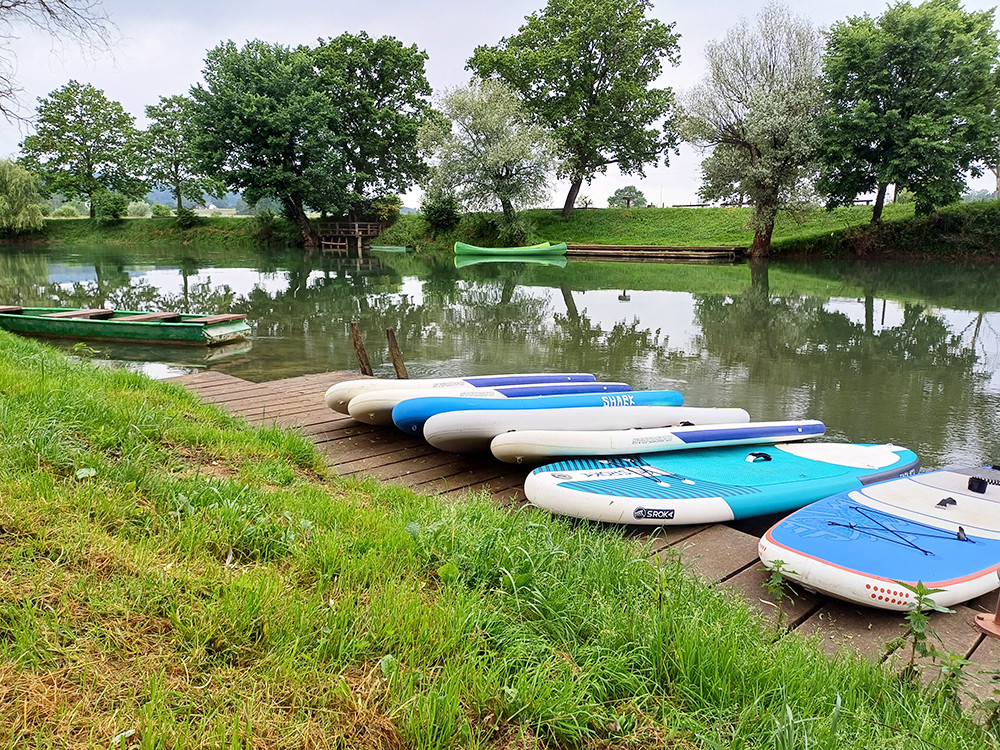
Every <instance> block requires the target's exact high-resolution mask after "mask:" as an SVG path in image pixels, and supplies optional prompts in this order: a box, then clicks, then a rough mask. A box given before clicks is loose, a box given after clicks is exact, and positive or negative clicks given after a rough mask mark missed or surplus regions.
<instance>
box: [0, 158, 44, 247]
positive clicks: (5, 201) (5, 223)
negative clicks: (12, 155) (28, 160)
mask: <svg viewBox="0 0 1000 750" xmlns="http://www.w3.org/2000/svg"><path fill="white" fill-rule="evenodd" d="M38 188H39V181H38V177H37V176H35V175H33V174H31V172H29V171H28V170H27V169H25V168H24V167H22V166H21V165H20V164H17V163H15V162H13V161H10V160H9V159H2V160H0V232H2V233H3V234H21V233H22V232H30V231H32V230H35V229H41V228H42V224H43V223H44V221H43V219H42V206H41V203H42V196H41V193H39V189H38Z"/></svg>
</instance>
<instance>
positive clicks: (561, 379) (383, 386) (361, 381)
mask: <svg viewBox="0 0 1000 750" xmlns="http://www.w3.org/2000/svg"><path fill="white" fill-rule="evenodd" d="M595 380H597V377H596V376H594V375H593V374H591V373H589V372H525V373H512V374H509V375H473V376H470V377H466V378H412V379H396V378H358V379H356V380H345V381H343V382H342V383H335V384H333V385H331V386H330V387H329V388H328V389H327V391H326V395H325V399H326V405H327V406H329V407H330V408H331V409H333V410H334V411H339V412H341V413H342V414H347V413H348V411H347V405H348V404H349V403H350V402H351V399H352V398H354V397H355V396H359V395H361V394H362V393H369V392H371V391H378V390H391V389H396V388H407V389H412V388H420V389H424V388H426V389H429V390H433V389H435V388H470V387H471V388H492V387H496V386H502V385H521V384H525V383H581V382H590V383H593V382H594V381H595Z"/></svg>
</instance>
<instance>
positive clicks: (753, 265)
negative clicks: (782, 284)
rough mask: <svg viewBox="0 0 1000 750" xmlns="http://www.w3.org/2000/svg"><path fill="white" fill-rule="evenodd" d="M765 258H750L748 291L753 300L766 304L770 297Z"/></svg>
mask: <svg viewBox="0 0 1000 750" xmlns="http://www.w3.org/2000/svg"><path fill="white" fill-rule="evenodd" d="M769 282H770V279H769V274H768V272H767V258H761V257H756V258H750V289H751V290H752V292H753V296H754V299H759V300H760V301H762V302H766V301H767V300H768V298H770V296H771V289H770V283H769Z"/></svg>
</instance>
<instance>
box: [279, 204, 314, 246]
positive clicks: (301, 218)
mask: <svg viewBox="0 0 1000 750" xmlns="http://www.w3.org/2000/svg"><path fill="white" fill-rule="evenodd" d="M282 202H283V203H284V204H285V213H287V214H288V217H289V218H290V219H291V220H292V222H293V223H294V224H295V226H297V227H298V228H299V232H300V233H301V234H302V245H303V247H319V233H318V232H317V231H316V229H315V228H314V227H313V225H312V223H310V221H309V217H308V216H306V212H305V209H304V208H303V207H302V202H301V201H295V200H291V199H286V200H284V201H282Z"/></svg>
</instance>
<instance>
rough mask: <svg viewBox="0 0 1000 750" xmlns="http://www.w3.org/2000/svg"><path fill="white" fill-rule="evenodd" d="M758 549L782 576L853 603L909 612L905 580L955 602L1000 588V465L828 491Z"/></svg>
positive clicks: (937, 599)
mask: <svg viewBox="0 0 1000 750" xmlns="http://www.w3.org/2000/svg"><path fill="white" fill-rule="evenodd" d="M758 551H759V554H760V557H761V560H762V561H763V562H764V564H765V565H767V566H768V567H772V568H773V567H775V565H776V563H777V561H779V560H780V561H781V563H782V573H783V575H784V576H785V577H786V578H789V579H790V580H792V581H797V582H798V583H800V584H802V585H803V586H805V587H807V588H810V589H813V590H816V591H821V592H822V593H826V594H829V595H831V596H835V597H838V598H841V599H845V600H847V601H853V602H857V603H861V604H867V605H870V606H875V607H880V608H884V609H900V610H902V609H907V608H909V607H910V606H911V605H912V601H913V599H914V596H913V593H912V592H911V591H910V590H909V589H907V588H906V587H905V586H901V585H899V584H900V582H903V583H906V584H908V585H910V586H915V585H916V583H917V582H918V581H919V582H920V583H922V584H923V585H924V586H926V587H927V588H930V589H942V591H941V592H938V593H935V594H932V595H931V598H932V599H933V600H934V601H935V602H936V603H937V604H940V605H942V606H951V605H952V604H957V603H959V602H962V601H966V600H968V599H972V598H974V597H976V596H979V595H981V594H984V593H986V592H988V591H992V590H993V589H995V588H997V586H998V584H1000V581H998V579H997V570H998V568H1000V470H998V469H997V468H995V467H980V468H959V469H948V470H941V471H932V472H925V473H923V474H916V475H913V476H908V477H903V478H899V479H896V480H891V481H885V482H881V483H878V484H873V485H869V486H865V487H863V488H860V489H855V490H852V491H846V492H842V493H839V494H836V495H834V496H832V497H828V498H824V499H823V500H820V501H819V502H816V503H814V504H812V505H810V506H808V507H805V508H802V509H801V510H798V511H796V512H795V513H793V514H791V515H790V516H788V517H787V518H785V519H783V520H782V521H780V522H778V523H777V524H775V525H774V526H773V527H772V528H771V529H770V530H769V531H768V532H767V533H766V534H765V535H764V537H763V538H762V539H761V540H760V544H759V546H758Z"/></svg>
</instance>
